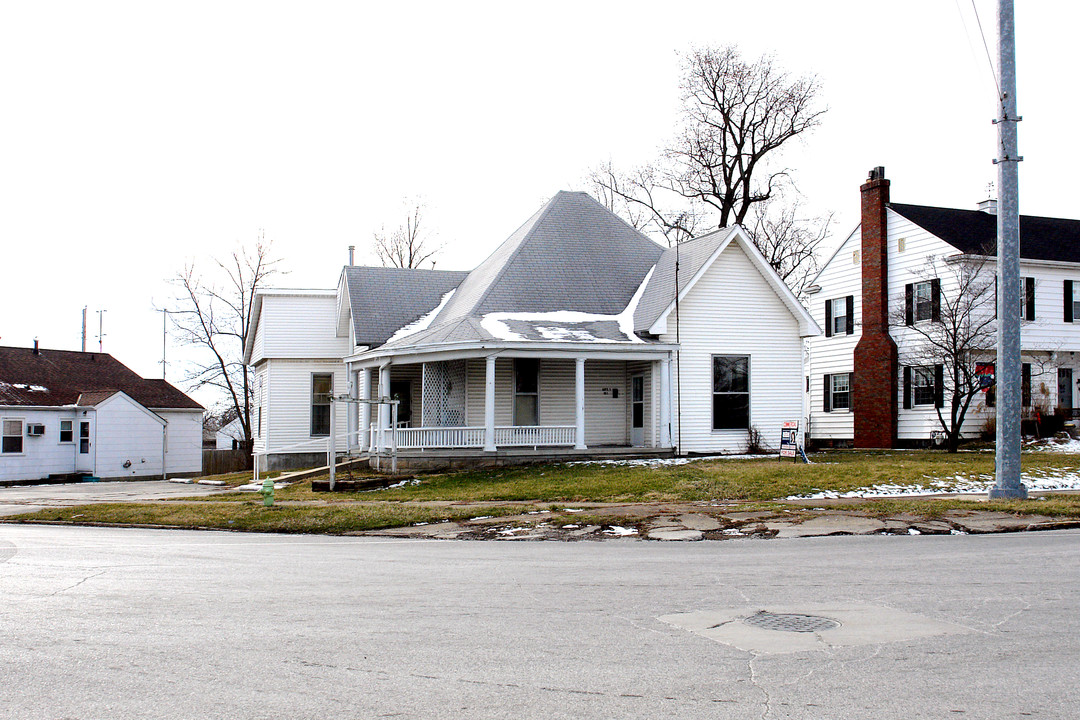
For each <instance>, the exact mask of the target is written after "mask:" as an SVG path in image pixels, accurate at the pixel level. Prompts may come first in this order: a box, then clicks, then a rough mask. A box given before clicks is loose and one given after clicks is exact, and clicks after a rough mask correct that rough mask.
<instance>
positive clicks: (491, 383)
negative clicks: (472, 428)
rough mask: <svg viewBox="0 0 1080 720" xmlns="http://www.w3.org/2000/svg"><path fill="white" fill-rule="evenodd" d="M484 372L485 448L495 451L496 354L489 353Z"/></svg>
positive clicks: (488, 450)
mask: <svg viewBox="0 0 1080 720" xmlns="http://www.w3.org/2000/svg"><path fill="white" fill-rule="evenodd" d="M486 360H487V367H486V368H485V373H484V450H485V451H487V452H495V356H494V355H488V357H487V358H486Z"/></svg>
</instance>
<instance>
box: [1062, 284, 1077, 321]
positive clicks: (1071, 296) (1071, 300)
mask: <svg viewBox="0 0 1080 720" xmlns="http://www.w3.org/2000/svg"><path fill="white" fill-rule="evenodd" d="M1065 283H1066V285H1068V288H1069V292H1068V293H1066V296H1065V302H1066V303H1067V304H1068V307H1067V308H1066V311H1067V315H1068V317H1066V318H1065V321H1066V322H1073V321H1074V320H1076V319H1077V318H1080V283H1075V282H1073V281H1072V280H1066V281H1065Z"/></svg>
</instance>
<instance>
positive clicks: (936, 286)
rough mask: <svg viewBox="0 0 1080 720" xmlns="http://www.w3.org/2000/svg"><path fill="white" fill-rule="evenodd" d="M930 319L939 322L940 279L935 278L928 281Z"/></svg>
mask: <svg viewBox="0 0 1080 720" xmlns="http://www.w3.org/2000/svg"><path fill="white" fill-rule="evenodd" d="M930 319H931V320H933V321H934V322H941V281H940V280H938V279H937V278H934V279H933V280H931V281H930Z"/></svg>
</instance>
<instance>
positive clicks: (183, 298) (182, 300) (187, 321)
mask: <svg viewBox="0 0 1080 720" xmlns="http://www.w3.org/2000/svg"><path fill="white" fill-rule="evenodd" d="M278 262H279V261H277V260H273V259H271V256H270V243H269V242H267V241H266V240H265V238H264V237H263V236H262V234H261V233H260V236H259V239H258V240H257V241H256V243H255V247H254V248H253V249H251V250H249V249H247V248H239V249H237V250H234V251H233V252H232V253H231V254H230V255H229V257H227V258H225V259H223V260H221V259H215V260H213V261H212V263H211V269H210V271H209V272H208V273H206V274H204V273H203V272H201V270H200V269H199V268H197V267H196V263H195V262H194V261H192V262H190V263H188V264H187V265H186V266H185V267H184V270H183V271H182V272H179V273H177V274H176V276H175V277H173V278H172V281H171V282H172V284H173V285H174V286H175V287H176V288H177V294H176V297H175V298H174V300H173V302H172V306H171V307H170V308H169V318H170V319H171V320H172V333H171V334H172V335H173V337H174V338H175V339H176V340H177V341H178V342H180V343H181V344H183V345H188V346H191V347H194V348H196V349H197V350H198V351H199V352H198V353H197V355H196V359H194V360H191V361H190V362H189V366H188V368H187V370H186V373H185V376H184V381H183V382H184V384H185V385H186V386H187V388H188V389H189V390H197V389H199V388H204V387H211V388H215V389H217V390H219V391H220V392H221V394H222V396H223V398H224V399H223V403H224V404H225V405H226V406H227V407H229V408H230V409H231V411H232V412H233V413H235V417H239V418H240V424H241V426H242V427H243V432H244V438H245V439H246V440H247V442H248V444H249V447H250V442H251V440H252V438H253V435H252V432H251V415H252V406H253V404H254V403H253V401H254V387H253V383H252V379H253V378H252V375H251V372H250V371H249V369H248V367H247V366H246V365H244V360H243V356H244V344H245V343H246V342H247V337H248V334H249V333H251V332H255V328H254V327H253V326H252V325H251V322H252V319H253V318H252V312H253V310H254V305H255V295H256V293H257V292H258V291H259V290H261V289H262V288H264V287H266V286H267V284H268V281H269V279H270V278H271V277H273V276H274V275H277V274H279V273H281V271H280V270H279V269H278V268H277V265H278Z"/></svg>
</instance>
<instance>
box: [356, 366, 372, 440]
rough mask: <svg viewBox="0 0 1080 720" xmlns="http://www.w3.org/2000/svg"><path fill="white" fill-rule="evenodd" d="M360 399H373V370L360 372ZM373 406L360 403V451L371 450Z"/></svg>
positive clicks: (367, 369) (366, 369) (365, 369)
mask: <svg viewBox="0 0 1080 720" xmlns="http://www.w3.org/2000/svg"><path fill="white" fill-rule="evenodd" d="M359 384H360V399H361V400H370V399H371V370H370V369H369V368H364V369H363V370H361V371H360V383H359ZM370 440H371V406H370V405H368V404H367V403H366V402H365V403H360V451H361V452H364V451H366V450H370V449H371V443H370Z"/></svg>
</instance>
